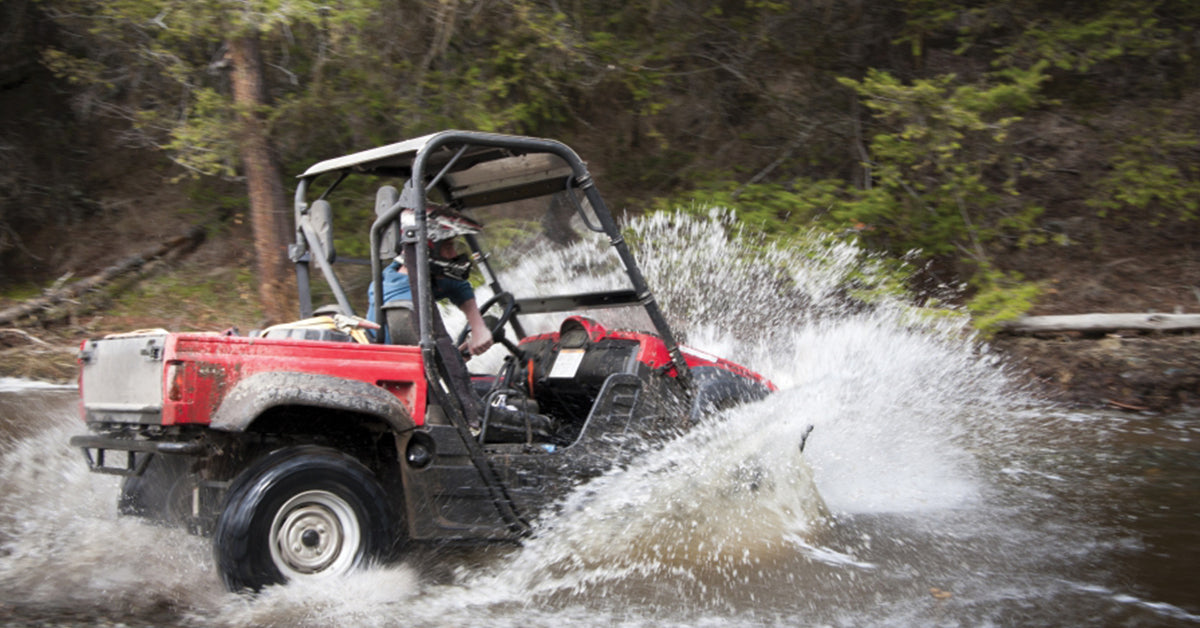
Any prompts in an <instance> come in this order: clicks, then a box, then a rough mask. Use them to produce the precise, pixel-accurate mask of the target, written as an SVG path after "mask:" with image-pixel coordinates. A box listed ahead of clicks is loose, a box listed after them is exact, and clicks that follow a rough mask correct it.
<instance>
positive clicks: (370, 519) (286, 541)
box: [213, 445, 393, 591]
mask: <svg viewBox="0 0 1200 628" xmlns="http://www.w3.org/2000/svg"><path fill="white" fill-rule="evenodd" d="M390 513H391V509H390V508H389V507H388V499H387V495H386V494H385V492H384V491H383V489H382V488H381V487H380V485H379V482H378V481H377V480H376V479H375V476H374V474H372V473H371V471H370V470H369V469H367V468H366V467H365V466H363V465H362V463H360V462H359V461H358V460H356V459H354V458H352V457H350V456H348V455H346V454H343V453H341V452H339V451H337V450H334V449H329V448H326V447H317V446H309V445H305V446H300V447H290V448H287V449H281V450H279V451H276V452H273V453H271V454H269V455H267V456H266V457H264V458H263V459H262V460H259V461H258V462H256V463H255V464H253V465H251V466H250V467H249V468H247V469H246V470H245V471H243V472H242V473H241V474H240V475H238V477H237V478H236V479H234V481H233V484H232V485H231V486H230V487H229V493H228V494H227V496H226V499H225V506H224V508H223V509H222V512H221V516H220V518H219V519H218V520H217V528H216V532H215V533H214V534H213V554H214V556H215V558H216V562H217V569H218V570H219V571H220V574H221V579H222V580H223V581H224V582H225V586H226V587H227V588H228V589H229V590H231V591H239V590H242V589H253V590H255V591H257V590H259V589H261V588H262V587H264V586H267V585H272V584H282V583H285V582H288V581H290V580H294V579H298V578H320V577H329V576H336V575H342V574H345V573H347V572H349V571H352V570H354V569H356V568H359V567H363V566H365V565H367V564H369V563H371V562H374V561H377V560H380V559H382V558H384V557H385V555H386V553H387V550H388V548H389V547H390V545H391V541H392V538H391V537H392V534H393V528H392V517H391V514H390Z"/></svg>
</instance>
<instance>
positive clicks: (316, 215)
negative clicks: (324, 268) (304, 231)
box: [304, 199, 337, 264]
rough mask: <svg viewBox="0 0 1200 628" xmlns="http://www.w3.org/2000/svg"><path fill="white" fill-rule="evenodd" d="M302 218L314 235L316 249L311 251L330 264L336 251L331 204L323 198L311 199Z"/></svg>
mask: <svg viewBox="0 0 1200 628" xmlns="http://www.w3.org/2000/svg"><path fill="white" fill-rule="evenodd" d="M304 220H306V221H307V222H308V226H309V227H310V228H311V229H312V231H313V234H314V235H315V236H316V238H315V239H316V243H315V244H314V246H315V247H316V249H317V250H314V251H313V255H315V256H318V257H323V258H325V261H327V262H329V263H331V264H332V263H333V262H334V260H336V259H337V252H336V251H334V249H333V206H331V205H330V204H329V201H326V200H323V199H322V200H319V201H313V204H312V206H311V207H309V208H308V213H307V214H306V215H305V217H304Z"/></svg>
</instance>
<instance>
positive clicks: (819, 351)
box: [0, 217, 1200, 627]
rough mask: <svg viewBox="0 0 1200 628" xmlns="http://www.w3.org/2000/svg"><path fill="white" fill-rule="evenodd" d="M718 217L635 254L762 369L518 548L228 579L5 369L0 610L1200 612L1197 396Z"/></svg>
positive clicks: (64, 392)
mask: <svg viewBox="0 0 1200 628" xmlns="http://www.w3.org/2000/svg"><path fill="white" fill-rule="evenodd" d="M720 223H721V220H720V219H719V217H718V219H716V220H713V221H711V222H710V223H706V224H705V225H699V224H695V223H690V222H687V221H681V220H680V219H676V220H674V221H670V220H668V221H661V220H660V221H659V222H653V221H650V222H645V223H641V224H635V226H636V227H638V228H639V229H640V231H639V232H641V233H647V234H652V235H654V236H655V237H651V238H648V240H651V241H662V240H664V239H666V238H664V237H663V236H664V235H669V236H670V237H671V239H672V241H673V242H676V243H678V242H683V243H684V244H686V245H687V246H682V247H675V248H674V249H672V251H671V252H665V251H654V250H648V251H647V250H643V251H642V252H641V255H642V259H647V258H649V259H650V260H651V261H649V262H647V263H646V266H647V275H648V277H649V278H650V279H651V283H652V285H655V286H656V287H658V291H659V296H660V299H661V300H662V301H663V302H664V307H665V309H666V310H667V311H668V312H672V313H674V314H673V315H675V316H677V317H679V320H677V321H676V323H677V324H678V325H679V327H680V328H681V329H682V330H683V333H685V334H686V335H687V339H688V342H689V344H693V345H695V346H698V347H703V348H705V349H708V350H711V351H713V352H716V353H719V354H722V355H727V356H729V357H732V358H734V359H737V360H739V361H742V362H744V363H747V364H749V365H751V366H752V367H754V368H756V369H759V370H761V371H763V372H764V373H766V374H767V375H769V376H770V377H771V378H772V379H773V380H774V381H775V382H776V383H777V384H778V385H779V386H780V389H781V390H780V392H779V393H777V394H775V395H773V396H771V397H770V398H768V399H766V400H765V401H763V402H760V403H756V404H753V405H749V406H744V407H741V408H736V409H733V410H730V411H727V412H726V413H725V414H723V415H721V416H718V417H713V418H711V419H710V420H709V421H708V422H706V423H705V424H703V425H702V426H700V427H699V428H697V429H695V430H693V431H692V432H690V433H689V434H688V435H686V436H684V437H682V438H680V439H678V440H676V441H673V442H671V443H668V444H667V445H666V446H665V447H663V448H662V449H660V450H657V451H654V452H652V453H651V454H649V455H647V456H645V457H644V458H643V459H642V460H640V461H638V462H636V463H634V464H631V465H630V466H629V467H628V468H624V469H620V470H617V471H614V472H613V473H610V474H609V475H606V476H604V477H602V478H599V479H597V480H595V481H593V482H591V483H589V484H587V485H585V486H583V487H581V488H580V490H579V491H577V492H576V493H575V494H573V495H571V496H570V497H569V498H568V499H567V500H566V501H565V502H564V503H563V504H562V505H561V507H560V508H559V509H557V510H556V511H555V512H554V513H552V514H550V515H547V516H545V517H544V518H543V519H542V520H540V521H539V522H538V524H537V526H536V532H535V534H534V536H533V537H532V538H530V539H528V540H527V541H526V542H524V543H523V544H521V545H520V546H491V547H468V548H424V549H421V550H418V551H415V552H414V553H413V554H412V555H411V556H409V557H408V558H407V559H406V560H405V561H404V562H402V563H400V564H397V565H390V566H386V567H377V568H374V569H371V570H369V571H364V572H361V573H357V574H354V575H352V576H350V577H347V578H344V579H340V580H336V581H331V582H324V583H321V584H320V585H319V586H318V585H289V586H283V587H275V588H271V589H268V590H266V591H264V592H263V593H262V594H260V595H258V596H256V597H245V596H238V595H233V594H230V593H226V592H225V591H224V590H223V589H222V587H221V585H220V580H219V578H218V576H217V574H216V572H215V570H214V566H213V561H212V558H211V550H210V547H209V545H208V543H207V541H206V540H205V539H201V538H197V537H193V536H189V535H187V534H186V533H184V532H181V531H178V530H169V529H163V528H157V527H153V526H150V525H147V524H144V523H142V522H140V521H137V520H131V519H126V518H119V517H118V516H117V514H116V504H115V501H116V500H115V497H116V492H117V479H115V478H112V477H107V476H100V475H95V474H91V473H89V472H88V471H87V470H86V467H85V464H84V462H83V459H82V456H81V455H80V454H79V453H78V452H76V451H73V450H71V449H70V448H69V447H68V446H67V440H68V438H69V437H70V436H71V435H72V434H76V433H79V432H80V431H81V428H82V426H81V424H80V421H79V419H78V410H77V405H78V393H77V391H75V390H74V389H73V388H70V387H52V386H47V385H44V384H37V383H34V382H27V381H17V380H0V625H24V624H38V623H49V624H58V625H79V626H92V625H112V624H115V623H123V624H126V625H164V624H168V625H195V626H330V625H344V626H468V625H469V626H476V625H489V626H522V627H528V626H560V625H582V626H601V625H603V626H612V625H618V626H661V625H670V626H728V625H732V626H763V625H780V626H931V625H936V626H987V625H1004V626H1044V625H1106V626H1192V625H1200V572H1198V571H1197V569H1196V566H1197V565H1200V417H1197V416H1182V415H1181V416H1173V417H1172V416H1151V415H1141V414H1112V413H1101V412H1081V411H1072V410H1069V409H1064V408H1059V407H1056V406H1054V405H1053V404H1051V403H1049V402H1046V401H1043V400H1039V399H1037V398H1036V397H1034V396H1033V395H1032V394H1031V393H1029V392H1028V391H1026V390H1025V389H1024V388H1023V386H1022V381H1023V380H1022V378H1021V377H1020V375H1019V372H1018V371H1017V370H1016V369H1015V368H1014V367H1013V366H1011V365H1006V364H1003V363H1002V362H1001V361H1000V360H998V359H997V358H996V357H995V356H994V355H992V354H990V353H989V352H988V351H987V350H986V347H985V346H983V345H980V344H979V343H977V342H974V341H973V340H972V339H970V338H967V337H963V335H962V334H961V332H960V331H959V327H958V323H956V322H955V321H954V319H953V317H946V316H929V315H928V314H929V313H928V312H924V313H922V312H920V311H915V310H913V309H912V308H911V307H908V306H907V305H906V304H904V303H903V301H902V300H901V299H896V300H894V301H889V300H884V301H882V302H876V303H875V304H874V305H872V306H870V307H863V306H862V305H861V304H858V305H851V304H852V303H854V300H852V299H847V298H846V294H847V291H846V290H845V288H844V286H845V285H846V284H847V281H850V282H851V283H853V284H854V285H856V286H858V287H868V286H869V285H870V283H871V281H872V280H871V279H870V278H871V277H872V272H873V271H872V268H873V265H874V264H875V262H873V261H871V260H870V258H869V257H867V256H865V254H863V253H862V252H861V251H858V250H857V249H855V248H854V247H853V246H852V245H845V244H843V243H832V242H828V241H823V240H816V241H814V242H813V243H812V245H811V246H810V247H808V248H806V249H804V250H803V251H801V252H799V253H798V252H797V251H777V250H775V249H772V248H771V247H769V246H767V247H763V246H756V247H750V246H746V244H745V243H744V242H740V241H739V239H738V237H736V236H734V237H732V238H731V237H728V236H721V234H719V233H716V232H712V231H710V229H711V228H712V225H713V224H718V225H719V224H720ZM724 228H725V229H726V230H727V229H728V224H726V225H725V227H724ZM656 230H659V231H656ZM662 230H666V233H665V234H664V233H663V232H661V231H662ZM730 246H732V247H733V248H732V249H727V248H725V247H730ZM661 260H665V261H661ZM714 260H716V261H714ZM551 266H553V264H551ZM588 272H590V273H595V271H594V270H591V271H588ZM781 272H782V273H783V275H782V276H784V277H786V278H787V279H788V281H786V282H780V281H777V279H779V277H780V275H778V273H781ZM864 277H865V278H866V279H864ZM705 282H709V283H705ZM782 285H787V286H789V288H787V289H784V288H781V287H780V286H782ZM839 286H841V287H842V288H840V289H839ZM697 294H702V295H704V297H705V298H697ZM809 426H812V428H813V429H812V431H811V435H809V436H808V438H807V440H806V441H805V440H804V438H805V434H806V433H808V428H809ZM801 442H804V451H803V453H801V451H800V445H801Z"/></svg>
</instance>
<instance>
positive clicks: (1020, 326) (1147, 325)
mask: <svg viewBox="0 0 1200 628" xmlns="http://www.w3.org/2000/svg"><path fill="white" fill-rule="evenodd" d="M1121 330H1134V331H1196V330H1200V314H1070V315H1058V316H1023V317H1021V318H1018V319H1016V320H1013V321H1009V322H1008V323H1006V324H1004V325H1002V326H1001V328H1000V331H1001V332H1003V333H1008V334H1037V333H1046V332H1071V331H1074V332H1081V333H1087V334H1101V333H1109V332H1114V331H1121Z"/></svg>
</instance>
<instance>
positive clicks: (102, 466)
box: [71, 434, 204, 475]
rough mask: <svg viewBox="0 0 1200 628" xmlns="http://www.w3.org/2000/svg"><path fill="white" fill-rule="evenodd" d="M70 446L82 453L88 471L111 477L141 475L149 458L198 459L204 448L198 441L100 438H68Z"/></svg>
mask: <svg viewBox="0 0 1200 628" xmlns="http://www.w3.org/2000/svg"><path fill="white" fill-rule="evenodd" d="M71 446H72V447H78V448H80V449H81V450H83V456H84V458H86V459H87V463H88V468H90V469H91V470H92V471H95V472H97V473H108V474H111V475H141V474H142V471H145V470H146V465H147V464H148V463H149V462H150V455H151V454H172V455H176V456H199V455H201V454H203V453H204V445H203V444H202V443H200V442H198V441H190V442H178V441H154V440H136V439H132V438H119V437H116V436H106V435H103V434H82V435H79V436H72V437H71ZM114 454H115V455H114Z"/></svg>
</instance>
